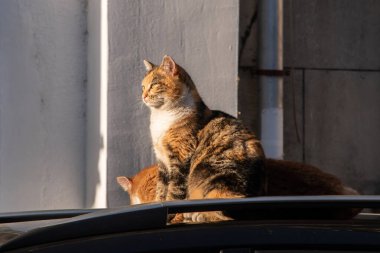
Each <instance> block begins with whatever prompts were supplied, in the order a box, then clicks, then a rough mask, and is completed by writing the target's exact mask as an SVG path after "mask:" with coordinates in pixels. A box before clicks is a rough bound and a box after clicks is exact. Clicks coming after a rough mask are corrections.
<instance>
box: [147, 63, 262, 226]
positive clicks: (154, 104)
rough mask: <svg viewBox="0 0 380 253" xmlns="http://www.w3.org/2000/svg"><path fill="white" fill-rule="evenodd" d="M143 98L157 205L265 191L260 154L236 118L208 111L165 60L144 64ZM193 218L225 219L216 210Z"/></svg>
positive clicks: (179, 72) (184, 76)
mask: <svg viewBox="0 0 380 253" xmlns="http://www.w3.org/2000/svg"><path fill="white" fill-rule="evenodd" d="M144 64H145V67H146V70H147V72H146V74H145V77H144V78H143V80H142V100H143V102H144V103H145V104H146V105H147V106H148V107H149V108H150V110H151V116H150V132H151V137H152V142H153V147H154V151H155V154H156V158H157V161H158V177H157V178H158V179H157V189H156V196H155V200H156V201H166V200H182V199H204V198H243V197H252V196H260V195H263V194H264V191H265V168H264V159H265V156H264V152H263V149H262V147H261V144H260V142H259V140H258V139H257V138H256V137H255V136H254V134H253V133H251V132H250V131H249V130H248V129H247V128H246V127H244V126H243V124H242V123H241V121H240V120H238V119H236V118H234V117H232V116H230V115H228V114H226V113H224V112H220V111H213V110H210V109H209V108H208V107H207V106H206V104H205V103H204V102H203V100H202V98H201V97H200V95H199V93H198V91H197V89H196V87H195V84H194V83H193V81H192V79H191V77H190V76H189V74H188V73H187V72H186V71H185V70H184V69H183V68H182V67H180V66H179V65H178V64H177V63H176V62H174V60H173V59H172V58H171V57H169V56H164V58H163V60H162V63H161V64H160V65H158V66H156V65H154V64H152V63H150V62H148V61H144ZM192 219H193V220H195V219H196V220H197V221H214V220H221V219H229V218H228V217H226V216H224V214H221V213H220V212H205V213H194V214H193V218H192Z"/></svg>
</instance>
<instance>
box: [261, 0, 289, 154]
mask: <svg viewBox="0 0 380 253" xmlns="http://www.w3.org/2000/svg"><path fill="white" fill-rule="evenodd" d="M258 8H259V9H258V18H259V19H258V20H259V70H258V74H259V76H260V77H259V83H260V88H261V142H262V144H263V147H264V150H265V153H266V156H267V157H271V158H278V159H281V158H282V157H283V105H282V103H283V102H282V97H283V75H282V73H283V0H259V5H258Z"/></svg>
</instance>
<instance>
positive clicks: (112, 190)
mask: <svg viewBox="0 0 380 253" xmlns="http://www.w3.org/2000/svg"><path fill="white" fill-rule="evenodd" d="M238 13H239V1H238V0H172V1H167V0H155V1H152V0H148V1H146V0H141V1H135V0H110V1H109V6H108V17H109V19H108V22H109V26H108V27H109V33H108V35H109V42H110V44H109V71H108V73H109V82H108V85H109V87H108V138H107V142H108V156H107V157H108V161H107V166H108V172H107V174H108V178H107V179H108V184H107V188H108V191H107V193H108V203H109V204H110V205H111V206H114V205H121V204H125V203H127V202H128V201H127V195H126V194H125V193H123V192H122V190H121V188H120V187H119V186H118V185H117V184H116V182H115V177H116V176H118V175H129V176H131V175H133V174H134V173H136V172H137V171H138V170H139V169H141V168H142V167H144V166H148V165H150V164H152V163H153V162H155V158H154V154H153V153H152V149H151V146H152V143H151V138H150V133H149V110H148V108H146V106H144V105H143V103H142V102H141V99H140V97H141V79H142V78H143V76H144V73H145V69H144V66H143V63H142V60H143V59H148V60H151V61H152V62H153V63H156V64H159V63H160V62H161V60H162V57H163V56H164V55H165V54H168V55H170V56H172V57H173V58H174V59H175V60H176V61H177V62H178V63H179V64H180V65H181V66H183V67H184V68H185V69H186V70H187V71H188V72H189V74H190V75H191V77H192V78H193V80H194V82H195V84H196V86H197V88H198V89H199V92H200V94H201V96H202V97H203V99H204V100H205V102H206V103H207V105H208V106H209V107H210V108H212V109H219V110H224V111H226V112H228V113H231V114H233V115H235V116H236V114H237V65H238V63H237V50H238V32H239V30H238V27H239V26H238V23H239V21H238V17H239V14H238Z"/></svg>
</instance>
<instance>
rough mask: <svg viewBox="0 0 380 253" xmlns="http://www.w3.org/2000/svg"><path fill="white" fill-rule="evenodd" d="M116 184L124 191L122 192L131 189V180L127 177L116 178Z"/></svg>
mask: <svg viewBox="0 0 380 253" xmlns="http://www.w3.org/2000/svg"><path fill="white" fill-rule="evenodd" d="M116 180H117V183H118V184H119V185H120V186H121V187H122V188H123V189H124V191H127V192H130V191H131V189H132V179H130V178H128V177H124V176H121V177H117V178H116Z"/></svg>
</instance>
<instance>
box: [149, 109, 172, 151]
mask: <svg viewBox="0 0 380 253" xmlns="http://www.w3.org/2000/svg"><path fill="white" fill-rule="evenodd" d="M177 120H178V116H177V115H176V113H174V112H172V111H166V110H162V111H161V110H155V109H152V112H151V115H150V134H151V135H152V141H153V145H156V144H159V143H160V140H161V139H162V137H163V136H164V135H165V133H166V132H167V131H168V130H169V128H170V127H171V126H172V125H173V124H174V123H175V122H176V121H177Z"/></svg>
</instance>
